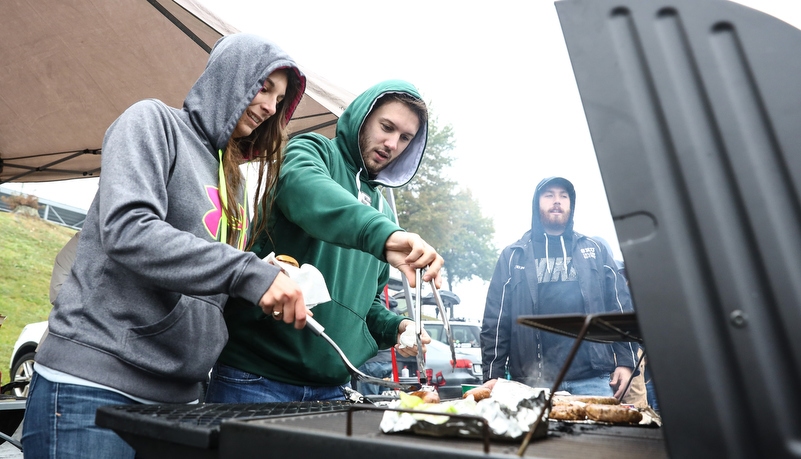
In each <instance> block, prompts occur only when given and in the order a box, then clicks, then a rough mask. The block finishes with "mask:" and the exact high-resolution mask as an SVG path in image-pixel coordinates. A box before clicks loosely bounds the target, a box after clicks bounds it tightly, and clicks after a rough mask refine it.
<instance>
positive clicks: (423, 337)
mask: <svg viewBox="0 0 801 459" xmlns="http://www.w3.org/2000/svg"><path fill="white" fill-rule="evenodd" d="M410 325H411V326H412V327H414V322H413V321H411V320H402V321H401V323H399V324H398V336H397V344H395V352H397V353H398V354H400V355H402V356H404V357H413V356H415V355H417V344H416V340H415V345H414V346H412V347H405V346H404V347H403V349H401V347H400V335H401V334H402V333H403V332H405V331H406V327H409V326H410ZM420 341H422V342H423V354H425V352H426V344H428V343H430V342H431V337H430V336H429V335H428V332H427V331H426V329H425V328H424V329H423V333H421V334H420Z"/></svg>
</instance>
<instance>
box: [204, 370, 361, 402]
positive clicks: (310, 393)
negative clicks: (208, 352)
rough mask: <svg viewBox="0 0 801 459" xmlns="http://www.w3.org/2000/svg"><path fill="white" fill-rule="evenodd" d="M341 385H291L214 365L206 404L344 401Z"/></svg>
mask: <svg viewBox="0 0 801 459" xmlns="http://www.w3.org/2000/svg"><path fill="white" fill-rule="evenodd" d="M344 387H347V388H350V383H347V384H345V385H343V386H319V387H318V386H295V385H294V384H286V383H282V382H278V381H272V380H270V379H267V378H265V377H263V376H258V375H254V374H253V373H248V372H247V371H242V370H239V369H237V368H234V367H229V366H228V365H223V364H221V363H218V364H216V365H214V368H213V369H212V371H211V381H210V382H209V388H208V390H207V391H206V403H273V402H305V401H316V400H320V401H323V400H345V395H344V394H343V393H342V388H344Z"/></svg>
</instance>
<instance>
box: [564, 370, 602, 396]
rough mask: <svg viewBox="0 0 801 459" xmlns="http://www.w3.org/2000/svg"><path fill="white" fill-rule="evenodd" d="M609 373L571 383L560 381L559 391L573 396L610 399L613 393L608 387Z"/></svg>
mask: <svg viewBox="0 0 801 459" xmlns="http://www.w3.org/2000/svg"><path fill="white" fill-rule="evenodd" d="M611 376H612V375H611V373H604V374H602V375H600V376H595V377H593V378H587V379H575V380H573V381H562V384H560V385H559V390H565V391H568V392H570V393H571V394H573V395H599V396H605V397H612V396H614V395H615V391H614V390H612V386H610V385H609V381H611Z"/></svg>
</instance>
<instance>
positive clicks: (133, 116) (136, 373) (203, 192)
mask: <svg viewBox="0 0 801 459" xmlns="http://www.w3.org/2000/svg"><path fill="white" fill-rule="evenodd" d="M279 68H292V69H293V70H294V72H295V74H296V75H298V76H299V77H300V79H301V82H303V81H304V78H303V76H302V74H301V73H300V71H299V70H297V66H296V65H295V63H294V62H293V61H292V60H291V58H290V57H289V56H288V55H287V54H285V53H284V52H283V51H282V50H281V49H279V48H278V47H277V46H275V45H274V44H272V43H270V42H268V41H267V40H265V39H263V38H261V37H258V36H255V35H250V34H235V35H230V36H227V37H224V38H222V39H220V40H219V41H218V42H217V44H216V45H215V46H214V49H213V50H212V52H211V55H210V57H209V61H208V64H207V66H206V69H205V71H204V72H203V74H202V75H201V76H200V78H199V79H198V80H197V82H196V83H195V84H194V86H193V87H192V89H191V90H190V92H189V94H188V96H187V97H186V100H185V101H184V106H183V108H182V109H176V108H171V107H168V106H166V105H165V104H164V103H162V102H160V101H158V100H153V99H150V100H143V101H140V102H138V103H136V104H134V105H132V106H131V107H130V108H129V109H128V110H126V111H125V112H124V113H123V114H122V115H121V116H120V117H119V118H118V119H117V120H116V121H115V122H114V123H113V124H112V125H111V127H109V129H108V131H107V132H106V136H105V138H104V140H103V157H102V171H103V173H102V177H101V180H100V189H99V191H98V193H97V196H96V197H95V199H94V201H93V202H92V205H91V208H90V209H89V212H88V213H87V216H86V222H85V224H84V228H83V232H82V234H81V238H80V242H79V246H78V254H77V258H76V261H75V264H74V265H73V269H72V274H71V276H70V277H69V278H68V279H67V281H66V282H65V283H64V285H63V286H62V288H61V292H60V294H59V296H58V299H57V300H56V303H55V306H54V309H53V311H52V313H51V314H50V319H49V328H50V334H49V336H48V337H47V339H46V340H45V341H44V342H43V343H42V345H41V346H40V348H39V352H38V353H37V355H36V361H37V363H38V364H41V365H44V366H46V367H48V368H50V369H54V370H58V371H61V372H64V373H67V374H69V375H72V376H76V377H78V378H82V379H85V380H89V381H92V382H95V383H98V384H102V385H105V386H109V387H112V388H114V389H117V390H120V391H123V392H125V393H128V394H131V395H134V396H137V397H141V398H145V399H149V400H154V401H162V402H175V403H182V402H189V401H192V400H195V399H197V397H198V382H200V381H202V380H204V379H205V378H206V376H207V374H208V372H209V370H210V369H211V367H212V365H213V364H214V362H215V360H216V359H217V356H218V355H219V353H220V350H221V349H222V348H223V346H224V345H225V343H226V340H227V339H228V334H227V331H226V327H225V322H224V321H223V316H222V309H223V305H225V302H226V301H227V299H228V297H229V296H230V297H236V298H243V299H245V300H247V301H249V302H252V303H254V304H258V302H259V299H260V298H261V297H262V295H263V294H264V293H265V292H266V291H267V289H268V288H269V287H270V285H271V284H272V282H273V279H274V278H275V276H276V275H277V274H278V272H279V270H278V268H276V267H274V266H272V265H270V264H268V263H266V262H264V261H262V260H260V259H259V258H258V257H257V256H256V255H255V254H254V253H252V252H242V251H240V250H237V249H236V248H234V247H231V246H229V245H227V244H224V243H221V242H217V241H219V240H220V233H221V231H220V218H221V211H220V204H219V194H218V187H219V165H220V163H219V155H218V150H220V149H224V148H225V146H226V143H227V141H228V138H229V137H230V136H231V134H232V132H233V131H234V127H235V126H236V123H237V121H238V120H239V118H240V116H241V115H242V113H243V112H244V110H245V108H246V107H247V106H248V104H249V103H250V102H251V101H252V100H253V98H254V97H255V95H256V94H257V93H258V91H259V90H260V88H261V87H262V85H263V84H264V81H265V79H266V78H267V76H269V75H270V73H272V72H273V71H274V70H276V69H279ZM300 95H302V91H301V93H300V94H299V95H298V97H297V98H296V100H294V101H290V103H291V104H292V106H291V107H290V109H289V111H288V115H287V120H288V118H289V116H291V114H292V111H293V110H294V107H296V106H297V103H298V101H299V99H300ZM239 202H243V199H241V198H240V201H239Z"/></svg>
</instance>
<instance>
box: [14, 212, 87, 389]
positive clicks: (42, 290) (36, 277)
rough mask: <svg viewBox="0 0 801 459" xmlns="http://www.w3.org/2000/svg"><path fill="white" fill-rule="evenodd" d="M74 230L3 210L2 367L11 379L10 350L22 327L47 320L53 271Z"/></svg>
mask: <svg viewBox="0 0 801 459" xmlns="http://www.w3.org/2000/svg"><path fill="white" fill-rule="evenodd" d="M73 234H75V230H73V229H70V228H65V227H63V226H58V225H54V224H52V223H50V222H47V221H45V220H42V219H40V218H30V217H25V216H21V215H20V216H18V215H16V214H11V213H7V212H0V276H2V281H1V282H0V315H4V316H6V319H5V321H4V322H3V324H2V326H0V371H2V373H3V379H2V384H6V383H7V382H9V374H10V371H11V370H10V369H9V368H8V365H9V362H10V360H11V351H12V350H13V349H14V342H15V341H17V337H19V334H20V332H21V331H22V328H23V327H25V325H27V324H29V323H32V322H41V321H43V320H47V315H48V314H49V313H50V307H51V306H50V300H49V299H48V292H49V289H50V274H51V273H52V272H53V261H54V260H55V258H56V254H58V251H59V250H61V248H62V247H64V244H66V243H67V241H68V240H69V239H70V238H71V237H72V235H73Z"/></svg>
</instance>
